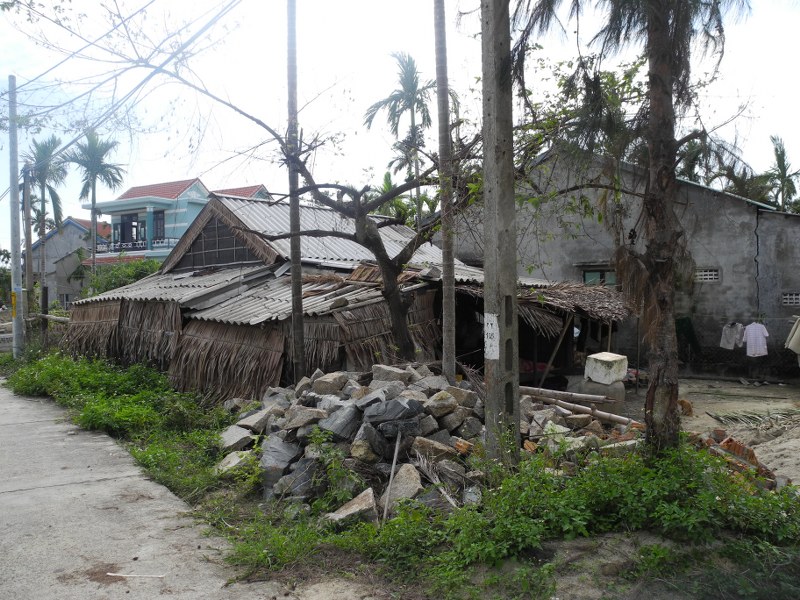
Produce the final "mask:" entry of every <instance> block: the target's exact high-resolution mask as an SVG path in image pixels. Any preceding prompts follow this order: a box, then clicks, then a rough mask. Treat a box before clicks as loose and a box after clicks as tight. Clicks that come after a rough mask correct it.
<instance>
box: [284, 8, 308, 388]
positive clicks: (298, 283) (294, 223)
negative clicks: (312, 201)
mask: <svg viewBox="0 0 800 600" xmlns="http://www.w3.org/2000/svg"><path fill="white" fill-rule="evenodd" d="M296 9H297V7H296V4H295V0H287V23H288V35H287V40H288V41H287V46H288V49H287V61H286V62H287V81H288V88H289V90H288V92H289V101H288V110H289V128H288V132H287V140H286V142H287V144H286V145H287V147H288V156H287V164H288V166H289V232H290V233H291V234H292V237H291V238H290V240H289V244H290V245H289V257H290V260H291V263H292V363H293V366H294V381H295V383H297V382H298V381H300V379H302V378H303V377H304V376H305V374H306V364H305V332H304V330H303V320H304V319H303V272H302V260H301V259H302V254H301V248H300V236H299V235H298V234H299V233H300V196H299V195H298V193H297V190H298V188H299V181H298V180H299V177H298V173H297V160H298V139H297V137H298V133H297V130H298V124H297V28H296V22H297V10H296Z"/></svg>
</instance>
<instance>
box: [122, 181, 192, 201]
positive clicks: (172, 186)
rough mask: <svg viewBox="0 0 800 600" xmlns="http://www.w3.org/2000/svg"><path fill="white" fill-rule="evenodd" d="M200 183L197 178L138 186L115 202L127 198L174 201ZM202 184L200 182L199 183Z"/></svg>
mask: <svg viewBox="0 0 800 600" xmlns="http://www.w3.org/2000/svg"><path fill="white" fill-rule="evenodd" d="M198 181H200V180H199V179H198V178H197V177H195V178H194V179H184V180H183V181H168V182H166V183H154V184H152V185H139V186H136V187H132V188H130V189H129V190H128V191H127V192H125V193H124V194H122V196H120V197H119V198H117V200H127V199H128V198H145V197H148V196H152V197H154V198H167V199H169V200H176V199H177V198H178V196H180V195H181V194H182V193H183V192H185V191H186V190H187V189H189V187H190V186H191V185H192V184H194V183H196V182H198ZM201 183H202V182H201Z"/></svg>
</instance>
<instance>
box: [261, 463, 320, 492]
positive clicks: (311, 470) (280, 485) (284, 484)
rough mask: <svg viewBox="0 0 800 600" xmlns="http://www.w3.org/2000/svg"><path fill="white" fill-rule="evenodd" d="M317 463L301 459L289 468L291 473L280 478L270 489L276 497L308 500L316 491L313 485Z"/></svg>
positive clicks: (317, 467)
mask: <svg viewBox="0 0 800 600" xmlns="http://www.w3.org/2000/svg"><path fill="white" fill-rule="evenodd" d="M318 469H319V463H318V462H317V461H316V460H315V459H313V458H301V459H300V460H298V461H297V462H296V463H294V464H293V465H292V466H291V472H290V473H289V474H287V475H284V476H283V477H281V478H280V479H279V480H278V481H277V482H275V485H274V486H273V487H272V493H273V494H274V495H276V496H281V497H284V496H291V497H294V498H309V497H310V496H312V495H313V494H314V493H315V492H316V491H317V490H316V489H315V487H316V485H315V483H314V478H315V475H316V474H317V470H318Z"/></svg>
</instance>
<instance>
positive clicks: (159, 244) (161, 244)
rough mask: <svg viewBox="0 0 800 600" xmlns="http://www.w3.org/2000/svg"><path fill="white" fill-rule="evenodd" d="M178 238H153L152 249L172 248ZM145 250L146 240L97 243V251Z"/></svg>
mask: <svg viewBox="0 0 800 600" xmlns="http://www.w3.org/2000/svg"><path fill="white" fill-rule="evenodd" d="M178 239H179V238H163V239H160V240H153V249H154V250H156V249H161V248H173V247H174V246H175V245H176V244H177V243H178ZM143 250H147V242H146V241H139V242H112V243H110V244H97V253H98V254H102V253H104V252H141V251H143Z"/></svg>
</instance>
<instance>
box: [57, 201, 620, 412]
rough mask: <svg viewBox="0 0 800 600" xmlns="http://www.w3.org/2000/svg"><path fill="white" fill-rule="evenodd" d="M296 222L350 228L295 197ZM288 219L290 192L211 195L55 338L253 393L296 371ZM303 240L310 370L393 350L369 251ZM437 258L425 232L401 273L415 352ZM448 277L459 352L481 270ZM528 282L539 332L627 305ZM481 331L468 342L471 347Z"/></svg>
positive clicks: (225, 389)
mask: <svg viewBox="0 0 800 600" xmlns="http://www.w3.org/2000/svg"><path fill="white" fill-rule="evenodd" d="M381 218H382V217H378V216H376V217H375V219H381ZM301 228H302V229H303V230H311V229H314V230H333V231H339V232H351V231H353V223H352V222H351V221H350V220H349V219H347V218H345V217H343V216H341V215H340V214H338V213H336V212H334V211H332V210H330V209H327V208H323V207H318V206H312V205H304V206H302V208H301ZM288 230H289V209H288V203H286V202H283V201H277V202H276V201H267V200H261V199H258V198H255V199H254V198H244V197H235V196H224V195H215V194H212V196H211V198H210V200H209V201H208V203H207V204H206V205H205V206H204V208H203V209H202V211H201V212H200V214H199V215H198V217H197V219H195V221H194V222H193V223H192V225H191V226H190V227H189V228H188V229H187V231H186V232H185V233H184V235H183V237H182V238H181V239H180V240H179V241H178V242H177V243H176V244H175V246H174V247H173V249H172V251H171V252H170V254H169V256H168V257H167V258H166V259H165V261H164V263H163V265H162V268H161V270H160V272H159V273H156V274H154V275H151V276H150V277H147V278H145V279H143V280H141V281H139V282H136V283H134V284H132V285H129V286H125V287H123V288H119V289H117V290H112V291H110V292H106V293H104V294H101V295H99V296H96V297H93V298H88V299H86V300H82V301H81V302H79V303H76V305H75V306H74V307H73V311H72V318H71V322H70V325H69V329H68V331H67V334H66V336H65V338H64V340H63V347H64V349H65V350H66V351H69V352H71V353H74V354H84V355H100V356H106V357H111V358H115V359H117V360H120V361H123V362H142V361H143V362H149V363H153V364H156V365H158V366H160V367H161V368H163V369H164V370H168V372H169V374H170V377H171V379H172V380H173V382H174V383H175V384H176V385H177V386H178V387H179V388H181V389H193V390H199V391H201V392H203V393H205V394H207V395H208V396H210V397H212V398H215V399H223V398H228V397H233V396H241V397H248V398H260V396H261V394H263V393H264V392H265V391H266V389H267V388H268V387H269V386H272V385H276V384H278V383H280V382H281V381H283V382H286V381H290V380H292V379H293V377H292V374H291V373H290V372H289V369H290V368H291V362H290V361H287V360H285V357H286V356H291V347H290V346H291V319H292V302H291V276H290V275H291V273H290V262H289V240H288V239H283V240H274V241H270V240H268V239H266V237H265V236H270V235H275V234H285V233H286V232H288ZM379 231H380V233H381V236H382V237H383V240H384V243H385V246H386V248H387V251H388V253H389V254H390V255H396V254H397V253H398V252H399V251H400V249H401V248H402V247H403V246H404V245H405V244H407V243H408V242H409V241H410V240H411V239H412V238H413V236H414V232H413V231H412V230H410V229H409V228H407V227H405V226H401V225H388V226H384V227H380V229H379ZM301 248H302V269H303V311H304V328H305V340H306V341H305V353H306V362H307V368H308V369H309V371H313V370H314V369H316V368H320V369H323V370H332V369H347V370H368V369H370V368H371V365H372V364H373V363H374V362H393V361H394V353H393V347H394V341H393V334H392V331H391V321H390V315H389V309H388V305H387V303H386V301H385V299H384V298H383V295H382V292H381V288H380V274H379V272H378V270H377V267H376V266H375V264H374V263H373V262H371V261H373V260H374V257H373V256H372V255H371V254H370V252H369V251H367V250H366V249H365V248H363V247H362V246H360V245H358V244H356V243H355V242H352V241H350V240H347V239H342V238H338V237H330V236H326V237H312V236H303V237H302V238H301ZM441 262H442V258H441V252H440V250H439V249H438V248H436V247H435V246H433V245H432V244H430V243H428V244H424V245H422V246H421V247H419V248H418V249H417V251H416V252H415V254H414V256H413V258H412V260H411V261H410V263H409V264H408V265H407V267H406V269H405V271H404V272H403V273H402V275H401V277H400V283H401V286H402V288H403V291H404V294H406V297H407V298H408V300H409V302H410V310H409V315H408V323H409V328H410V332H411V336H412V338H413V340H414V343H415V345H416V347H417V350H418V359H419V360H420V361H428V360H433V359H435V358H436V357H437V355H438V353H439V351H440V350H439V348H440V345H441V344H440V340H441V330H440V325H439V318H440V315H439V313H438V310H439V309H438V305H439V302H440V301H439V298H438V295H439V290H440V273H441ZM456 280H457V283H458V287H459V290H460V292H459V310H461V311H462V313H463V314H462V316H463V319H464V320H463V322H460V326H459V329H460V333H461V337H462V341H461V348H462V350H463V352H462V354H468V353H469V352H471V351H473V350H477V351H480V352H482V326H481V325H480V322H479V317H478V316H477V315H478V313H479V312H482V309H481V306H480V304H481V303H482V297H481V284H482V282H483V273H482V271H481V270H480V269H475V268H473V267H469V266H467V265H464V264H462V263H458V264H457V265H456ZM524 283H525V284H526V288H525V289H526V290H532V289H535V293H530V292H526V293H525V294H523V296H525V299H521V300H520V315H521V322H523V324H524V327H527V328H528V331H529V333H530V334H531V335H541V336H542V338H543V339H547V340H551V339H552V338H554V337H557V336H558V332H559V331H560V330H561V329H562V328H563V323H564V320H565V319H566V318H567V317H566V315H570V316H571V315H572V314H574V313H575V312H580V314H582V315H584V316H587V317H588V318H592V319H597V320H602V321H604V322H611V321H614V320H616V319H619V318H622V317H623V316H624V315H625V314H627V311H626V309H625V307H624V306H623V304H622V302H621V298H620V296H619V294H617V293H616V292H614V291H613V290H606V289H599V288H589V287H586V286H573V287H571V288H569V289H564V288H561V289H557V288H558V286H552V288H549V287H548V289H539V287H538V286H539V285H540V284H542V285H545V287H547V286H546V284H544V282H538V281H536V280H532V279H527V280H525V282H524ZM467 321H469V323H468V322H467ZM476 333H477V335H475V334H476ZM476 338H477V346H476V347H470V348H471V349H470V350H469V351H468V350H466V348H467V347H468V346H469V345H470V344H473V346H475V344H476ZM551 344H552V342H551Z"/></svg>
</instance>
